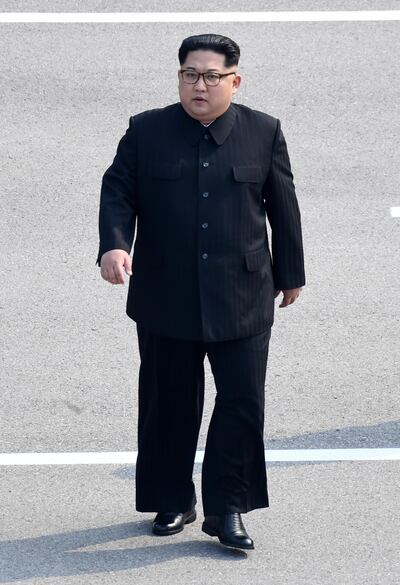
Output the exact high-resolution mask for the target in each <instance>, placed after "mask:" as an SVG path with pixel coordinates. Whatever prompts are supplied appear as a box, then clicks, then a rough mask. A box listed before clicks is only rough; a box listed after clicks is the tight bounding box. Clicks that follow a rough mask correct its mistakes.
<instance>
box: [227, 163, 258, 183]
mask: <svg viewBox="0 0 400 585" xmlns="http://www.w3.org/2000/svg"><path fill="white" fill-rule="evenodd" d="M233 176H234V177H235V180H236V181H243V182H249V183H258V182H260V181H261V180H262V173H261V167H260V166H259V165H254V166H235V167H233Z"/></svg>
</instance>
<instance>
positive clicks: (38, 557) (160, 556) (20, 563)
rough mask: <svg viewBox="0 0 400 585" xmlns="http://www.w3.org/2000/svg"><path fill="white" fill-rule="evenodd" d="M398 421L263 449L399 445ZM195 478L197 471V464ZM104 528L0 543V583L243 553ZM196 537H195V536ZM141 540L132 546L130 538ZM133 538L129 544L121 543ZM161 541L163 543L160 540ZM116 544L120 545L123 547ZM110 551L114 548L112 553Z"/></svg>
mask: <svg viewBox="0 0 400 585" xmlns="http://www.w3.org/2000/svg"><path fill="white" fill-rule="evenodd" d="M399 431H400V421H391V422H387V423H381V424H377V425H372V426H368V427H349V428H345V429H334V430H331V431H322V432H318V433H307V434H305V435H300V436H297V437H290V438H282V439H279V440H274V441H271V440H269V441H268V440H267V441H266V449H306V448H319V449H321V448H357V447H370V448H373V447H381V448H388V447H399V436H400V432H399ZM321 463H323V464H324V465H327V464H331V463H337V462H336V461H322V462H321V461H300V462H290V461H287V462H267V467H273V466H285V467H287V466H298V465H319V464H321ZM134 471H135V468H134V466H132V465H131V466H122V467H119V468H118V469H117V470H114V471H113V472H112V473H113V475H115V476H116V477H119V478H120V479H123V480H133V479H134V476H135V473H134ZM193 471H194V474H199V473H200V472H201V464H199V463H196V464H195V466H194V470H193ZM153 517H154V514H149V517H148V518H147V519H141V520H138V521H135V522H127V523H124V524H116V525H113V526H103V527H100V528H91V529H87V530H76V531H73V532H67V533H63V534H52V535H44V536H39V537H35V538H24V539H19V540H10V541H2V542H1V543H0V583H5V582H13V581H18V580H24V579H26V580H27V579H32V578H34V577H36V578H40V577H43V578H44V577H61V576H67V575H81V574H82V575H84V574H90V573H102V572H104V573H109V572H113V571H124V570H129V569H137V568H141V567H146V566H149V565H156V564H158V563H164V562H166V561H169V560H173V559H175V558H177V557H180V558H183V557H204V556H207V557H208V558H213V559H217V560H218V559H221V560H226V558H227V557H229V559H230V560H241V559H245V558H247V554H248V553H247V552H246V551H244V550H240V549H234V548H228V547H224V546H223V545H221V543H220V542H219V541H218V539H217V538H214V539H212V540H211V539H210V538H209V537H208V536H206V535H204V539H205V540H202V539H201V538H200V537H199V536H198V537H197V539H196V538H194V539H192V540H182V539H181V538H180V536H182V533H179V534H177V535H173V536H169V537H164V536H161V537H160V536H155V535H152V533H151V520H152V518H153ZM199 526H200V525H199V521H198V520H197V522H196V523H193V524H189V525H188V526H186V527H185V531H184V535H185V537H187V536H188V535H190V530H192V529H194V530H195V531H196V530H199V529H200V528H199ZM196 535H198V533H196ZM142 537H151V538H155V539H157V543H155V544H154V545H153V544H150V545H149V544H147V543H146V544H143V543H142ZM137 538H140V539H141V540H140V543H139V544H137V541H135V539H137ZM174 538H176V541H175V542H174ZM129 539H132V542H129V544H128V546H127V543H126V541H127V540H129ZM164 539H165V540H164ZM118 541H125V542H123V543H121V542H119V543H118ZM101 544H107V545H108V546H109V547H110V550H95V551H79V550H77V549H80V548H83V547H89V546H95V545H101ZM111 547H113V548H112V549H111Z"/></svg>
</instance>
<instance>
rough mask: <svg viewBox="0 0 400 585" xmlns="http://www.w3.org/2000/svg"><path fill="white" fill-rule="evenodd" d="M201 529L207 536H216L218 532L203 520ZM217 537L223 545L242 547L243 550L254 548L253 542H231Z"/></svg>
mask: <svg viewBox="0 0 400 585" xmlns="http://www.w3.org/2000/svg"><path fill="white" fill-rule="evenodd" d="M201 529H202V531H203V532H205V533H206V534H208V535H209V536H218V532H217V531H216V530H214V528H212V527H211V526H209V525H208V524H206V523H205V522H203V524H202V526H201ZM218 539H219V541H220V543H221V544H223V545H225V546H229V547H230V548H242V549H245V550H253V549H254V544H253V545H252V546H246V545H240V544H233V543H232V542H226V541H224V540H222V538H220V537H219V536H218Z"/></svg>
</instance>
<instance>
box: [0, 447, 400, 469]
mask: <svg viewBox="0 0 400 585" xmlns="http://www.w3.org/2000/svg"><path fill="white" fill-rule="evenodd" d="M136 457H137V451H115V452H97V451H95V452H87V453H0V465H125V464H135V463H136ZM203 458H204V451H197V452H196V458H195V462H196V463H202V461H203ZM265 459H266V461H396V460H397V461H398V460H400V448H388V449H269V450H266V451H265Z"/></svg>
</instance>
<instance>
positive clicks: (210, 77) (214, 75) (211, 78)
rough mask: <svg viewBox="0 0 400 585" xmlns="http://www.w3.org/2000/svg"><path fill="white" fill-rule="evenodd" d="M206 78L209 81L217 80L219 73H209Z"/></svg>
mask: <svg viewBox="0 0 400 585" xmlns="http://www.w3.org/2000/svg"><path fill="white" fill-rule="evenodd" d="M206 78H207V79H208V80H209V81H216V80H217V79H219V75H218V73H207V75H206Z"/></svg>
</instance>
